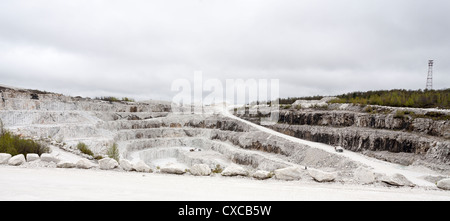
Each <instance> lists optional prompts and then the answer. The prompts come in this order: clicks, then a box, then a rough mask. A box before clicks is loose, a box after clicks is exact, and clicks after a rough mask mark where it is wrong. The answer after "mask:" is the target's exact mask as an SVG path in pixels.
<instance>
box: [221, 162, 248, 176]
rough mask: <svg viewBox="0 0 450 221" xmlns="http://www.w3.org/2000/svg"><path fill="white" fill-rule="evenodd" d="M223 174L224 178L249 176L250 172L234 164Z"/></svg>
mask: <svg viewBox="0 0 450 221" xmlns="http://www.w3.org/2000/svg"><path fill="white" fill-rule="evenodd" d="M221 174H222V176H247V175H248V172H247V170H246V169H244V168H243V167H241V166H238V165H235V164H233V165H230V166H228V167H226V168H225V169H224V170H223V171H222V173H221Z"/></svg>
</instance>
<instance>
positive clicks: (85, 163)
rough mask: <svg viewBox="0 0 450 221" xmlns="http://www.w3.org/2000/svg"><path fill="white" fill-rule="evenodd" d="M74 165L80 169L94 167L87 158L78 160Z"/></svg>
mask: <svg viewBox="0 0 450 221" xmlns="http://www.w3.org/2000/svg"><path fill="white" fill-rule="evenodd" d="M75 165H76V167H77V168H80V169H90V168H92V167H94V165H93V164H92V163H91V162H90V161H89V160H88V159H84V158H82V159H80V160H78V162H77V163H76V164H75Z"/></svg>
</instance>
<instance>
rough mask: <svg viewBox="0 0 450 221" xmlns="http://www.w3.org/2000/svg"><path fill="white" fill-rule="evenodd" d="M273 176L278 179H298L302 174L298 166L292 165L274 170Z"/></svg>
mask: <svg viewBox="0 0 450 221" xmlns="http://www.w3.org/2000/svg"><path fill="white" fill-rule="evenodd" d="M274 174H275V178H277V179H280V180H299V179H300V178H301V176H302V169H301V168H300V167H296V166H292V167H286V168H282V169H278V170H275V171H274Z"/></svg>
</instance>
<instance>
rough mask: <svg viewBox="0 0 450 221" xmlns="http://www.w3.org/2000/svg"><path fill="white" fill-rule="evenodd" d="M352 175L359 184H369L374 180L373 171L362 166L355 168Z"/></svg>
mask: <svg viewBox="0 0 450 221" xmlns="http://www.w3.org/2000/svg"><path fill="white" fill-rule="evenodd" d="M353 177H354V179H355V180H356V181H357V182H358V183H361V184H371V183H374V182H375V173H374V172H372V171H370V170H369V169H366V168H362V167H359V168H357V169H356V170H355V172H354V173H353Z"/></svg>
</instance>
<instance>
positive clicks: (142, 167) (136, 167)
mask: <svg viewBox="0 0 450 221" xmlns="http://www.w3.org/2000/svg"><path fill="white" fill-rule="evenodd" d="M133 169H134V170H136V171H137V172H145V173H151V172H153V170H152V169H151V168H150V167H149V166H148V165H147V164H145V162H144V161H142V160H140V161H139V162H137V163H136V164H134V165H133Z"/></svg>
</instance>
